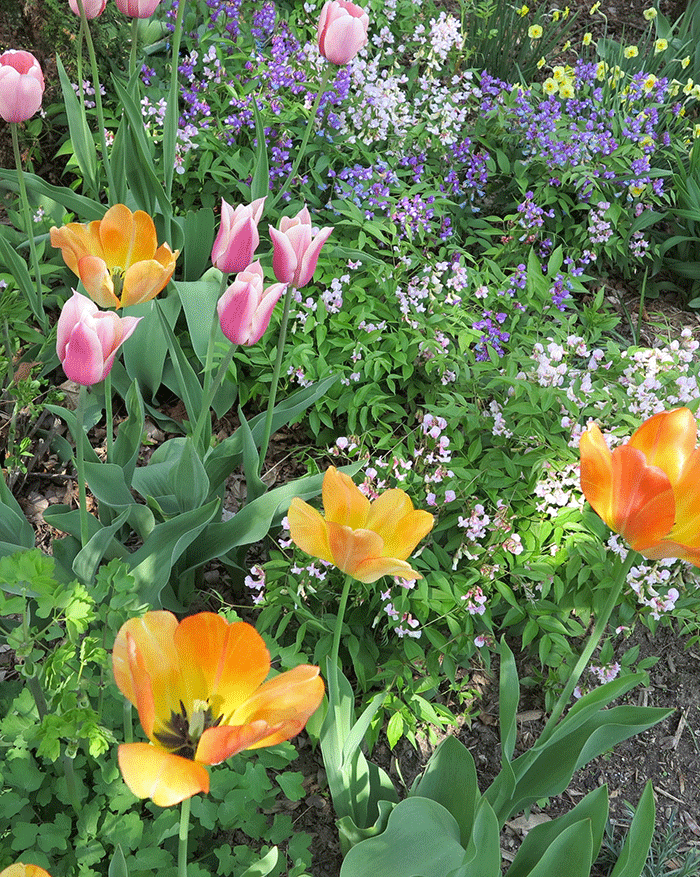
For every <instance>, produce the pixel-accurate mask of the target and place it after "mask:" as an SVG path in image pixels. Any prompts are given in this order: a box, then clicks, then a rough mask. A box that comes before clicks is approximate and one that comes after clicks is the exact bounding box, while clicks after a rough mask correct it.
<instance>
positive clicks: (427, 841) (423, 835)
mask: <svg viewBox="0 0 700 877" xmlns="http://www.w3.org/2000/svg"><path fill="white" fill-rule="evenodd" d="M459 836H460V831H459V825H458V824H457V820H456V819H455V818H454V816H452V814H451V813H450V812H449V811H447V810H446V809H445V808H444V807H443V806H442V805H441V804H438V803H437V801H431V800H430V799H429V798H419V797H413V798H406V800H405V801H401V803H399V804H397V805H396V807H394V809H393V810H392V812H391V815H390V816H389V820H388V823H387V827H386V830H385V831H384V832H383V833H382V834H380V835H379V836H377V837H371V838H369V839H368V840H364V841H362V842H361V843H359V844H357V845H356V846H354V847H353V848H352V849H351V850H350V851H349V852H348V854H347V856H346V857H345V859H344V860H343V864H342V866H341V869H340V877H377V875H381V877H445V875H447V874H449V873H450V872H451V871H453V870H454V869H455V868H456V867H458V866H459V865H460V863H461V862H462V859H463V858H464V847H463V846H462V845H461V844H460V842H459ZM484 877H486V875H485V874H484Z"/></svg>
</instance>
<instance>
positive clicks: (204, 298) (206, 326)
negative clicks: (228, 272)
mask: <svg viewBox="0 0 700 877" xmlns="http://www.w3.org/2000/svg"><path fill="white" fill-rule="evenodd" d="M188 247H189V239H188ZM216 273H217V274H218V273H219V272H216ZM173 286H174V287H175V291H176V292H177V294H178V297H179V299H180V301H181V302H182V309H183V310H184V312H185V318H186V320H187V328H188V330H189V333H190V341H191V342H192V347H193V348H194V352H195V353H196V354H197V358H198V359H199V361H200V362H201V363H202V365H204V363H205V361H206V358H207V347H208V346H209V333H210V331H211V326H212V320H213V319H214V314H215V312H216V303H217V301H218V300H219V291H220V289H221V283H220V282H219V281H217V279H216V276H215V274H214V271H211V272H209V273H208V274H207V279H205V278H202V279H200V280H197V281H195V282H193V283H182V282H176V283H173ZM215 339H216V341H218V342H220V343H221V344H226V345H230V344H231V342H230V341H229V340H228V339H227V338H226V336H225V335H224V333H223V332H222V331H221V326H219V325H218V320H217V328H216V334H215Z"/></svg>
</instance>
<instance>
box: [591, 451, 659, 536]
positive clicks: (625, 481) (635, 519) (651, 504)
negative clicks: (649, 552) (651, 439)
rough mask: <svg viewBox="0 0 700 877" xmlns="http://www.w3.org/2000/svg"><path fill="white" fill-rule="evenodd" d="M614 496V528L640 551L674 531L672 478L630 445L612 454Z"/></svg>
mask: <svg viewBox="0 0 700 877" xmlns="http://www.w3.org/2000/svg"><path fill="white" fill-rule="evenodd" d="M612 498H613V505H612V524H611V526H612V529H613V530H615V531H616V532H617V533H619V534H620V535H621V536H622V537H623V538H624V539H625V540H626V542H627V543H628V544H629V546H630V547H631V548H633V549H635V550H636V551H640V552H641V551H643V550H644V549H645V548H648V547H649V546H651V545H655V544H656V543H657V542H659V541H660V540H661V539H663V538H664V537H665V536H668V534H669V533H670V532H671V528H672V527H673V522H674V519H675V515H676V507H675V501H674V498H673V490H672V488H671V484H670V482H669V480H668V477H667V476H666V474H665V473H664V472H662V471H661V469H659V468H658V467H657V466H647V463H646V459H645V457H644V454H643V453H642V452H641V451H639V450H638V449H637V448H633V447H630V445H622V446H621V447H619V448H615V450H614V451H613V453H612ZM606 523H607V522H606Z"/></svg>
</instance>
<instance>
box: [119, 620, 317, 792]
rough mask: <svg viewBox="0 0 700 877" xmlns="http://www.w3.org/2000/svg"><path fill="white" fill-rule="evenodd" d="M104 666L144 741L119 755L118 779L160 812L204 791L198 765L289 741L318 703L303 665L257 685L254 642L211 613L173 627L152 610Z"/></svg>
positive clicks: (313, 679) (251, 634) (263, 651)
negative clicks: (135, 711)
mask: <svg viewBox="0 0 700 877" xmlns="http://www.w3.org/2000/svg"><path fill="white" fill-rule="evenodd" d="M112 666H113V669H114V678H115V680H116V682H117V685H118V686H119V689H120V691H121V692H122V694H123V695H124V696H125V697H126V698H127V699H128V700H130V701H131V703H132V704H134V706H135V707H136V708H137V709H138V712H139V719H140V721H141V726H142V727H143V729H144V731H145V732H146V736H147V737H148V738H149V740H150V741H151V742H150V743H123V744H122V745H121V746H120V747H119V767H120V768H121V772H122V776H123V777H124V781H125V782H126V784H127V786H128V787H129V788H130V789H131V791H132V792H133V793H134V794H135V795H136V796H137V797H139V798H151V799H152V800H153V802H154V803H155V804H158V805H159V806H161V807H168V806H170V805H172V804H178V803H179V802H180V801H184V800H185V798H190V797H191V796H192V795H196V794H197V793H199V792H208V791H209V774H208V772H207V770H206V768H205V767H204V765H206V764H219V763H220V762H222V761H224V760H225V759H227V758H230V757H231V756H232V755H235V754H236V753H237V752H240V751H241V750H242V749H259V748H260V747H262V746H274V745H275V744H276V743H280V742H281V741H283V740H289V738H290V737H294V736H295V735H296V734H298V733H299V732H300V731H301V730H302V729H303V727H304V725H305V724H306V722H307V720H308V718H309V716H311V714H312V713H313V712H315V710H316V709H317V707H318V706H319V704H320V703H321V700H322V699H323V691H324V686H323V681H322V680H321V678H320V676H319V675H318V674H319V670H318V667H312V666H309V665H308V664H304V665H301V666H299V667H295V668H294V669H293V670H288V671H287V672H285V673H280V674H279V675H278V676H275V677H274V678H273V679H270V680H269V681H268V682H265V681H264V680H265V677H266V676H267V674H268V673H269V671H270V655H269V652H268V651H267V648H266V647H265V643H264V642H263V639H262V637H261V636H260V634H259V633H258V632H257V631H256V630H255V628H254V627H252V626H251V625H250V624H246V623H245V622H242V621H239V622H236V623H234V624H229V623H228V622H227V621H226V620H225V619H223V618H221V616H219V615H215V614H214V613H212V612H201V613H200V614H198V615H192V616H190V617H189V618H185V619H184V620H183V621H181V622H179V623H178V621H177V619H176V618H175V616H174V615H173V614H172V613H170V612H161V611H158V612H147V613H146V614H145V615H144V616H143V617H141V618H132V619H130V620H129V621H127V622H126V624H124V625H123V626H122V628H121V630H120V631H119V633H118V634H117V638H116V641H115V643H114V650H113V652H112Z"/></svg>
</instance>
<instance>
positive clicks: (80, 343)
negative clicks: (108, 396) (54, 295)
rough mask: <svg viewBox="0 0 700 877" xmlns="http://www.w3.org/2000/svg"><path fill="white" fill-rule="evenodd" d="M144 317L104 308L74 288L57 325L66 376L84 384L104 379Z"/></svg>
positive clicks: (57, 338)
mask: <svg viewBox="0 0 700 877" xmlns="http://www.w3.org/2000/svg"><path fill="white" fill-rule="evenodd" d="M141 319H142V318H141V317H118V316H117V314H115V313H114V311H101V310H100V309H99V308H98V307H97V305H96V304H95V303H94V302H93V301H91V300H90V299H89V298H87V296H85V295H80V293H79V292H74V293H73V296H72V298H69V299H68V301H67V302H66V303H65V304H64V305H63V308H62V310H61V315H60V316H59V318H58V323H57V326H56V352H57V353H58V358H59V359H60V361H61V365H62V366H63V371H64V372H65V373H66V376H67V377H68V378H69V379H70V380H71V381H75V383H76V384H82V385H83V386H84V387H90V386H92V385H93V384H97V383H99V382H100V381H103V380H104V379H105V378H106V377H107V375H108V374H109V372H110V369H111V368H112V365H113V364H114V359H115V357H116V355H117V351H118V350H119V348H120V347H121V346H122V344H123V343H124V342H125V341H126V339H127V338H128V337H129V336H130V335H131V333H132V332H133V331H134V329H135V328H136V325H137V323H138V322H139V320H141Z"/></svg>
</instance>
